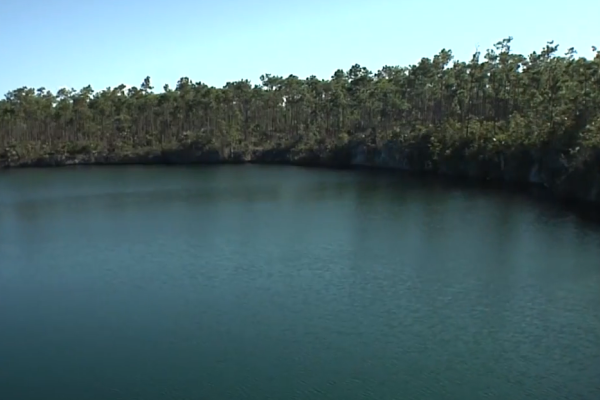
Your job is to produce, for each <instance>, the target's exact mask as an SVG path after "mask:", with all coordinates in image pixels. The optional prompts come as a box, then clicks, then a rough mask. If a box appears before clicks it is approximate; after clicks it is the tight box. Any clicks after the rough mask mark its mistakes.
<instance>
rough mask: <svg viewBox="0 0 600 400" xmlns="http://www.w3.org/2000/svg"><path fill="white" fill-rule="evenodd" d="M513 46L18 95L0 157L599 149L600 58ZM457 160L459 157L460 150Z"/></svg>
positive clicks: (0, 133)
mask: <svg viewBox="0 0 600 400" xmlns="http://www.w3.org/2000/svg"><path fill="white" fill-rule="evenodd" d="M511 41H512V38H510V37H509V38H507V39H504V40H502V41H500V42H498V43H496V44H495V45H494V46H493V47H492V48H491V49H489V50H487V51H486V52H485V54H481V53H480V52H479V51H477V52H475V54H473V56H472V58H471V59H470V60H468V61H456V60H454V57H453V54H452V52H451V51H450V50H445V49H444V50H441V51H440V52H439V53H438V54H436V55H434V56H433V57H432V58H422V59H421V60H420V61H419V62H418V63H417V64H416V65H410V66H408V67H397V66H384V67H383V68H381V69H380V70H379V71H377V72H372V71H370V70H368V69H367V68H365V67H362V66H360V65H358V64H357V65H353V66H352V67H351V68H350V69H349V70H347V71H343V70H341V69H340V70H337V71H335V73H334V74H333V76H332V77H331V78H330V79H327V80H324V79H317V78H316V77H315V76H311V77H308V78H306V79H300V78H298V77H297V76H295V75H290V76H288V77H287V78H283V77H280V76H273V75H269V74H266V75H263V76H261V77H260V80H261V83H260V84H257V85H252V84H251V83H250V82H249V81H248V80H240V81H237V82H229V83H227V84H226V85H225V86H224V87H223V88H215V87H211V86H208V85H206V84H204V83H202V82H194V81H192V80H190V79H189V78H181V79H180V80H179V81H178V82H177V84H176V85H175V87H174V88H171V87H169V85H165V86H164V88H163V89H164V91H163V92H161V93H155V92H154V91H153V89H154V88H153V86H152V83H151V79H150V77H146V78H145V79H144V80H143V82H142V83H141V85H140V86H139V87H129V88H127V87H126V86H125V85H119V86H117V87H114V88H112V87H108V88H106V89H104V90H100V91H94V89H92V87H91V86H86V87H84V88H82V89H80V90H74V89H71V90H69V89H60V90H59V91H58V92H57V93H56V94H54V93H52V92H51V91H49V90H46V89H45V88H38V89H35V88H28V87H22V88H19V89H16V90H13V91H10V92H9V93H7V94H6V95H5V98H4V99H3V100H0V158H1V155H2V153H4V154H5V155H6V154H7V153H9V152H18V153H19V154H20V155H21V156H24V155H26V156H28V157H38V156H41V155H44V154H52V153H57V152H58V153H69V154H77V153H86V152H87V153H89V152H109V153H111V152H112V153H120V152H128V153H132V152H137V151H145V150H148V149H168V148H176V147H178V146H184V145H186V144H190V143H192V142H201V143H203V144H205V145H210V146H214V147H216V148H220V149H230V150H240V151H243V150H252V149H266V148H271V149H273V148H284V147H285V148H289V147H290V146H296V147H304V148H310V149H321V150H323V149H329V148H332V147H335V146H340V145H344V144H345V143H348V142H349V141H359V142H361V143H364V144H367V145H371V146H375V147H377V146H382V145H383V144H385V143H389V142H390V141H395V142H398V143H411V142H412V143H416V142H418V143H424V145H426V146H429V148H430V149H431V150H432V151H433V152H434V154H439V155H443V154H444V153H445V152H446V153H447V152H449V151H451V150H453V149H456V148H461V149H462V150H464V151H477V152H482V151H483V152H498V151H504V152H510V151H518V150H522V149H545V148H552V149H557V150H559V151H561V152H564V153H565V154H570V155H573V154H575V155H576V154H585V153H586V151H589V150H592V151H596V149H598V148H600V51H598V50H597V49H596V48H593V50H594V52H595V57H594V58H593V59H587V58H584V57H577V53H576V51H575V50H574V49H573V48H571V49H568V51H566V53H565V54H564V55H560V54H559V53H558V45H556V44H554V43H553V42H548V43H547V44H546V45H545V47H544V48H543V49H541V51H537V52H533V53H531V54H530V55H529V56H524V55H521V54H514V53H512V52H511ZM462 150H461V151H462Z"/></svg>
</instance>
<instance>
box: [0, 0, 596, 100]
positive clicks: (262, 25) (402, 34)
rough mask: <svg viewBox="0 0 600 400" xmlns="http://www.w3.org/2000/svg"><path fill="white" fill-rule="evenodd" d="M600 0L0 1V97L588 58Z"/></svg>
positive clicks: (327, 76)
mask: <svg viewBox="0 0 600 400" xmlns="http://www.w3.org/2000/svg"><path fill="white" fill-rule="evenodd" d="M599 12H600V2H598V0H570V1H568V2H564V1H560V2H559V1H558V0H502V1H482V0H478V1H475V0H453V1H448V0H446V1H442V0H420V1H412V2H409V1H405V0H360V1H358V0H344V1H342V0H320V1H317V0H285V1H275V0H213V1H208V0H143V1H142V0H0V93H1V94H4V93H7V92H8V91H10V90H13V89H17V88H19V87H23V86H27V87H34V88H39V87H45V88H47V89H50V90H52V91H56V90H58V89H59V88H61V87H68V88H75V89H80V88H82V87H84V86H86V85H89V84H91V85H92V87H93V88H94V89H96V90H101V89H105V88H106V87H108V86H111V87H115V86H118V85H119V84H121V83H123V84H126V85H135V86H139V85H140V84H141V82H142V81H143V79H144V78H145V77H146V76H150V77H151V80H152V84H153V85H154V86H155V90H159V89H160V88H162V86H163V85H164V84H165V83H168V84H169V85H170V86H171V87H173V86H175V84H176V82H177V80H179V78H181V77H189V78H190V79H192V80H193V81H201V82H203V83H206V84H209V85H213V86H218V87H221V86H223V85H224V84H225V83H227V82H228V81H235V80H239V79H249V80H251V81H252V82H253V83H260V80H259V77H260V76H261V75H262V74H265V73H270V74H273V75H281V76H288V75H290V74H294V75H297V76H299V77H300V78H305V77H307V76H310V75H316V76H317V77H319V78H329V77H331V75H332V74H333V72H334V71H335V70H336V69H338V68H342V69H344V70H347V69H349V68H350V67H351V66H352V65H353V64H357V63H358V64H360V65H361V66H365V67H367V68H369V69H370V70H372V71H377V70H378V69H380V68H381V67H382V66H384V65H401V66H404V65H410V64H415V63H417V62H418V61H419V60H420V59H421V57H432V56H433V55H435V54H437V53H438V52H439V51H440V50H441V49H443V48H446V49H451V50H452V52H453V54H454V55H455V56H456V58H457V59H459V60H468V59H470V57H471V55H472V54H473V52H474V51H475V49H476V48H477V46H479V48H480V50H482V53H484V52H485V49H487V48H490V47H491V46H492V45H493V44H494V43H496V42H498V41H500V40H501V39H503V38H506V37H508V36H512V37H513V38H514V41H513V45H512V48H513V50H514V51H516V52H521V53H525V54H529V53H530V52H532V51H534V50H538V51H539V50H540V49H541V48H543V47H544V46H545V44H546V42H547V41H549V40H555V42H557V43H559V44H560V45H561V46H560V47H559V51H560V52H561V53H564V52H565V51H566V50H567V49H568V48H569V47H575V48H576V49H577V50H578V52H579V55H581V56H586V57H588V58H589V57H592V51H591V46H592V45H597V46H598V47H600V23H599V22H598V15H599Z"/></svg>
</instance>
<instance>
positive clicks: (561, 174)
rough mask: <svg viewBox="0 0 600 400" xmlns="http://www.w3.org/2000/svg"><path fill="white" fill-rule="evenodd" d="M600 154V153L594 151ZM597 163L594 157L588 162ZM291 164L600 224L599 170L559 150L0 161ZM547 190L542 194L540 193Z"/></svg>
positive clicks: (394, 149) (213, 153)
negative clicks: (372, 175) (521, 202)
mask: <svg viewBox="0 0 600 400" xmlns="http://www.w3.org/2000/svg"><path fill="white" fill-rule="evenodd" d="M596 156H600V155H596ZM590 163H591V165H594V164H595V162H594V160H591V161H590ZM226 164H230V165H235V164H237V165H240V164H258V165H293V166H301V167H311V168H330V169H353V170H356V169H363V170H365V169H368V170H374V171H376V170H379V171H390V172H393V171H396V172H403V173H408V174H410V175H413V176H421V177H424V176H428V177H434V178H437V179H444V180H447V181H452V182H455V183H458V184H469V185H470V186H471V185H476V186H478V187H482V188H483V187H495V188H500V189H502V190H506V189H507V188H510V189H509V190H517V191H519V192H528V195H530V196H531V192H532V191H535V192H537V194H536V196H535V197H538V198H539V197H543V198H544V200H546V199H550V200H552V201H553V202H554V203H558V204H560V205H562V206H564V207H565V208H566V209H568V210H570V211H574V212H575V213H576V214H577V215H578V216H580V217H582V218H583V219H584V220H590V221H594V222H600V171H598V172H597V171H594V170H593V169H592V168H590V165H582V166H580V167H579V168H578V169H573V168H569V167H567V164H566V163H565V162H564V160H562V159H561V155H560V154H559V153H557V152H547V153H544V154H542V153H541V152H539V151H523V152H520V153H512V154H502V153H499V154H495V155H494V157H489V156H488V157H485V156H482V155H477V156H472V157H467V156H464V155H463V156H462V157H456V156H455V157H452V156H450V157H446V158H444V159H435V158H434V157H432V155H431V154H430V152H429V151H423V148H422V147H421V146H408V147H404V148H398V145H394V144H391V143H390V144H388V145H384V146H382V147H379V148H374V147H368V146H366V145H364V144H358V145H357V144H354V145H349V146H344V147H341V148H338V149H333V150H329V151H326V152H320V153H318V152H315V151H300V150H297V149H269V150H254V151H245V152H236V151H231V150H229V151H219V150H215V149H197V148H193V147H190V148H180V149H175V150H161V151H153V150H149V151H145V152H139V153H137V154H115V153H104V154H99V153H95V154H75V155H55V154H48V155H45V156H41V157H35V158H32V159H21V158H16V159H14V158H13V159H12V160H7V159H6V158H5V159H4V160H2V159H0V169H3V170H10V169H28V168H66V167H74V166H124V165H164V166H168V165H226ZM542 193H543V194H542Z"/></svg>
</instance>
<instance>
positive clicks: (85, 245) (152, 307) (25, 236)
mask: <svg viewBox="0 0 600 400" xmlns="http://www.w3.org/2000/svg"><path fill="white" fill-rule="evenodd" d="M0 265H1V266H0V399H3V400H33V399H36V400H37V399H40V400H55V399H56V400H109V399H123V400H125V399H127V400H130V399H131V400H155V399H156V400H158V399H166V400H175V399H177V400H184V399H185V400H190V399H199V400H205V399H206V400H212V399H215V400H221V399H253V400H254V399H256V400H259V399H260V400H266V399H276V400H285V399H298V400H310V399H340V400H358V399H362V400H366V399H377V400H382V399H402V400H411V399H423V400H425V399H426V400H430V399H444V400H445V399H456V400H469V399H478V400H479V399H501V400H520V399H540V400H541V399H543V400H555V399H568V400H576V399H584V400H596V399H600V231H599V230H598V229H597V228H595V227H593V226H591V225H584V224H583V223H581V222H580V221H578V220H577V219H576V218H574V217H572V216H570V215H569V214H567V213H565V212H562V211H558V210H556V209H554V208H552V207H550V206H545V205H540V204H535V203H533V202H531V201H529V200H527V199H526V198H524V197H522V196H516V195H509V194H501V193H498V192H492V191H479V190H467V189H464V188H463V189H460V188H456V187H448V186H447V185H443V184H441V183H432V182H428V181H424V180H416V179H413V178H407V177H398V176H393V175H390V174H373V173H366V172H351V171H328V170H308V169H300V168H292V167H289V168H285V167H281V168H280V167H257V166H231V167H225V166H224V167H214V168H178V167H173V168H162V167H147V168H143V167H131V168H129V167H127V168H125V167H124V168H89V169H85V168H82V169H55V170H23V171H10V172H6V173H2V174H0Z"/></svg>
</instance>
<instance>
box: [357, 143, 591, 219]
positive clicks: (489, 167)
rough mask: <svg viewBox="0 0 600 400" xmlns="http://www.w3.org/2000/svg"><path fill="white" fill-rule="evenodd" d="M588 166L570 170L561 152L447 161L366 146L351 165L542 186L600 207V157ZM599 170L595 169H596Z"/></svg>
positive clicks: (423, 153)
mask: <svg viewBox="0 0 600 400" xmlns="http://www.w3.org/2000/svg"><path fill="white" fill-rule="evenodd" d="M594 157H595V159H592V160H590V161H589V162H588V163H587V164H586V165H581V166H578V167H577V168H569V166H568V164H567V162H566V160H564V158H563V157H562V156H561V154H560V153H559V152H555V151H548V152H545V153H543V154H542V153H541V152H522V153H518V154H510V155H507V154H501V153H500V154H497V155H496V156H495V157H493V158H489V157H487V158H486V157H477V158H475V157H473V158H466V157H462V158H454V159H452V158H447V159H444V160H441V161H436V160H433V158H432V156H431V154H428V152H427V151H424V150H420V149H404V150H398V149H394V148H393V146H391V145H390V146H383V150H369V149H367V148H365V147H364V146H359V147H357V148H355V149H354V152H353V156H352V160H351V164H352V165H356V166H369V167H380V168H394V169H399V170H404V171H414V172H431V173H437V174H440V175H446V176H453V177H464V178H470V179H479V180H495V181H504V182H507V183H516V184H529V185H540V186H544V187H546V188H548V189H549V190H550V191H552V192H553V193H554V195H555V196H557V197H559V198H560V199H564V200H578V201H582V202H585V203H594V205H595V206H598V207H600V171H599V170H598V168H595V167H594V166H597V165H600V154H595V155H594ZM594 168H595V169H594Z"/></svg>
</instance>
